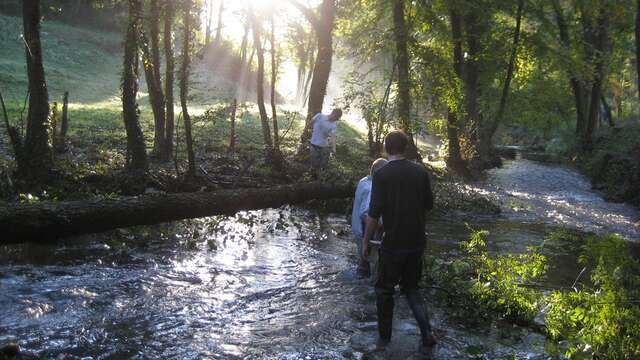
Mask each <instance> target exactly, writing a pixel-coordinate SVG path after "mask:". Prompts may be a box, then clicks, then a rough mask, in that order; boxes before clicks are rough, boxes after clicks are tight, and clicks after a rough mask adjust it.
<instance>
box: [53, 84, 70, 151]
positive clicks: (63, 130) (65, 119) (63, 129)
mask: <svg viewBox="0 0 640 360" xmlns="http://www.w3.org/2000/svg"><path fill="white" fill-rule="evenodd" d="M68 131H69V92H68V91H65V92H64V97H63V98H62V120H61V123H60V134H58V139H57V141H56V144H57V147H56V151H57V152H59V153H63V152H65V151H66V150H67V144H66V142H67V132H68Z"/></svg>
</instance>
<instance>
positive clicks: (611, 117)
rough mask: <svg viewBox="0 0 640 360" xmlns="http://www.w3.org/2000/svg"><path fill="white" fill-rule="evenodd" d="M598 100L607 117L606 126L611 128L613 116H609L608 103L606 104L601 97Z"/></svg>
mask: <svg viewBox="0 0 640 360" xmlns="http://www.w3.org/2000/svg"><path fill="white" fill-rule="evenodd" d="M600 100H602V107H604V114H605V116H606V117H607V124H608V125H609V127H613V126H614V124H613V114H611V106H609V103H607V99H606V98H605V97H604V95H603V96H601V97H600Z"/></svg>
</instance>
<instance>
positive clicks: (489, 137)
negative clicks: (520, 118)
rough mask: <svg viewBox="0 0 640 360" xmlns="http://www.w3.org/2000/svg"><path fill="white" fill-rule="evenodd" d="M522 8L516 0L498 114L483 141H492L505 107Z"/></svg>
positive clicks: (521, 2) (516, 52) (522, 5)
mask: <svg viewBox="0 0 640 360" xmlns="http://www.w3.org/2000/svg"><path fill="white" fill-rule="evenodd" d="M523 8H524V0H518V10H517V12H516V28H515V31H514V33H513V45H512V46H513V48H512V49H511V56H510V57H509V65H507V75H506V77H505V79H504V84H503V85H502V96H500V105H499V106H498V114H497V115H496V118H495V119H494V120H493V122H492V123H491V126H490V127H489V129H488V133H487V134H486V137H487V139H485V141H487V142H489V143H492V142H493V135H494V134H495V132H496V130H497V128H498V125H500V123H501V122H502V117H503V116H504V111H505V109H506V107H507V97H508V96H509V87H510V85H511V79H512V78H513V72H514V70H515V64H516V57H517V55H518V44H519V42H520V24H521V20H522V12H523Z"/></svg>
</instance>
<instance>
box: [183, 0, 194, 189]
mask: <svg viewBox="0 0 640 360" xmlns="http://www.w3.org/2000/svg"><path fill="white" fill-rule="evenodd" d="M192 7H193V4H192V0H185V1H184V4H183V13H184V17H183V20H182V23H183V26H184V28H183V31H184V32H183V38H182V67H181V70H180V105H181V106H182V120H183V121H184V137H185V141H186V145H187V161H188V169H187V174H188V175H189V176H194V175H195V174H196V160H195V152H194V151H193V136H192V132H191V117H190V116H189V109H188V108H187V98H188V96H189V67H190V65H191V56H190V52H191V41H192V40H191V31H192V28H191V23H192V21H193V14H192V12H193V10H192Z"/></svg>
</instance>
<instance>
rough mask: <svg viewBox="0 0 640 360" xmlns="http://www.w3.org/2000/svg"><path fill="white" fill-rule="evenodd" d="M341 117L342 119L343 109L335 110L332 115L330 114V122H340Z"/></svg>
mask: <svg viewBox="0 0 640 360" xmlns="http://www.w3.org/2000/svg"><path fill="white" fill-rule="evenodd" d="M341 117H342V109H340V108H335V109H333V111H331V114H329V120H331V121H338V120H340V118H341Z"/></svg>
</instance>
